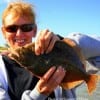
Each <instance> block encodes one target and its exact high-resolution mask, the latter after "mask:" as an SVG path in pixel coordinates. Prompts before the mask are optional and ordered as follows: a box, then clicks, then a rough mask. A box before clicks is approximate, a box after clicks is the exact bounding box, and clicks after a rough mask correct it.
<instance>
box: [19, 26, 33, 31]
mask: <svg viewBox="0 0 100 100" xmlns="http://www.w3.org/2000/svg"><path fill="white" fill-rule="evenodd" d="M33 27H34V24H24V25H22V26H21V27H20V28H21V30H22V31H23V32H30V31H32V30H33Z"/></svg>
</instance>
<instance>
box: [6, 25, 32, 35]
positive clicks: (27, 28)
mask: <svg viewBox="0 0 100 100" xmlns="http://www.w3.org/2000/svg"><path fill="white" fill-rule="evenodd" d="M33 28H34V24H23V25H10V26H7V27H5V30H6V31H7V32H12V33H13V32H17V30H18V29H20V30H21V31H22V32H30V31H32V30H33Z"/></svg>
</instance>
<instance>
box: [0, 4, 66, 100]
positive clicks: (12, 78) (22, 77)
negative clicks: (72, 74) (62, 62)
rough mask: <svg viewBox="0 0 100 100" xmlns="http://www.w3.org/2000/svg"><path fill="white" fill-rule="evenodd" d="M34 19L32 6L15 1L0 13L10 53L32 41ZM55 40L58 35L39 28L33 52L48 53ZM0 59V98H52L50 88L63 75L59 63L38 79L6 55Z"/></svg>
mask: <svg viewBox="0 0 100 100" xmlns="http://www.w3.org/2000/svg"><path fill="white" fill-rule="evenodd" d="M35 20H36V19H35V12H34V8H32V5H30V4H28V3H25V2H14V3H10V4H9V5H8V7H7V8H6V9H5V10H4V12H3V15H2V32H3V36H4V38H5V40H6V41H7V44H8V45H9V52H13V51H14V50H15V49H16V48H18V47H22V46H24V45H26V44H28V43H31V42H32V38H34V37H35V36H36V32H37V25H36V22H35ZM58 40H60V39H59V37H58V36H57V35H55V34H54V33H53V32H51V31H49V30H48V29H46V30H42V31H40V32H39V34H38V35H37V38H36V41H35V53H36V54H37V55H40V54H43V53H44V52H46V53H48V52H50V51H51V50H52V48H53V46H54V44H55V42H56V41H58ZM0 59H1V63H0V64H1V65H0V71H1V73H0V74H1V75H0V100H10V99H11V100H13V99H14V100H21V99H22V100H45V99H46V98H47V97H48V98H51V97H53V98H54V97H55V96H53V94H54V93H53V91H54V89H55V88H56V87H57V86H58V85H59V84H60V82H61V81H62V79H63V78H64V75H65V70H64V69H63V68H62V66H59V67H58V69H57V70H56V67H55V66H52V68H51V69H50V70H49V71H48V72H47V73H46V74H45V75H44V76H43V77H42V78H41V79H40V80H39V79H37V78H36V77H35V76H33V75H32V74H31V73H30V72H28V71H26V70H25V69H24V68H22V67H20V66H19V65H18V64H17V63H15V62H14V61H12V60H11V59H10V58H9V57H7V56H5V55H2V56H0ZM58 76H59V77H58ZM55 80H56V81H55ZM51 84H52V85H51Z"/></svg>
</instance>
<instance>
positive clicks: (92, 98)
mask: <svg viewBox="0 0 100 100" xmlns="http://www.w3.org/2000/svg"><path fill="white" fill-rule="evenodd" d="M98 67H99V68H96V67H94V66H93V65H90V64H89V63H88V64H87V70H90V69H93V70H94V72H96V73H95V74H97V75H99V76H100V66H98ZM75 93H76V96H77V100H100V80H99V81H98V83H97V88H96V90H95V91H94V92H93V93H92V94H91V95H89V94H88V87H87V85H86V83H85V82H84V83H83V84H81V85H80V86H79V87H77V88H76V90H75Z"/></svg>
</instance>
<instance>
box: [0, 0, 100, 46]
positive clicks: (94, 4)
mask: <svg viewBox="0 0 100 100" xmlns="http://www.w3.org/2000/svg"><path fill="white" fill-rule="evenodd" d="M9 1H14V0H3V1H2V0H1V1H0V20H1V14H2V11H3V9H4V8H5V6H6V5H7V2H9ZM26 1H28V2H31V3H32V4H34V5H35V11H36V16H37V25H38V30H41V29H46V28H48V29H50V30H51V31H53V32H54V33H56V34H60V35H62V36H65V37H66V36H67V35H68V34H69V33H71V32H81V33H84V34H94V35H99V34H100V28H99V27H100V0H26ZM0 24H1V21H0ZM0 39H1V41H0V45H3V44H5V41H4V39H3V37H2V34H0Z"/></svg>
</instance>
